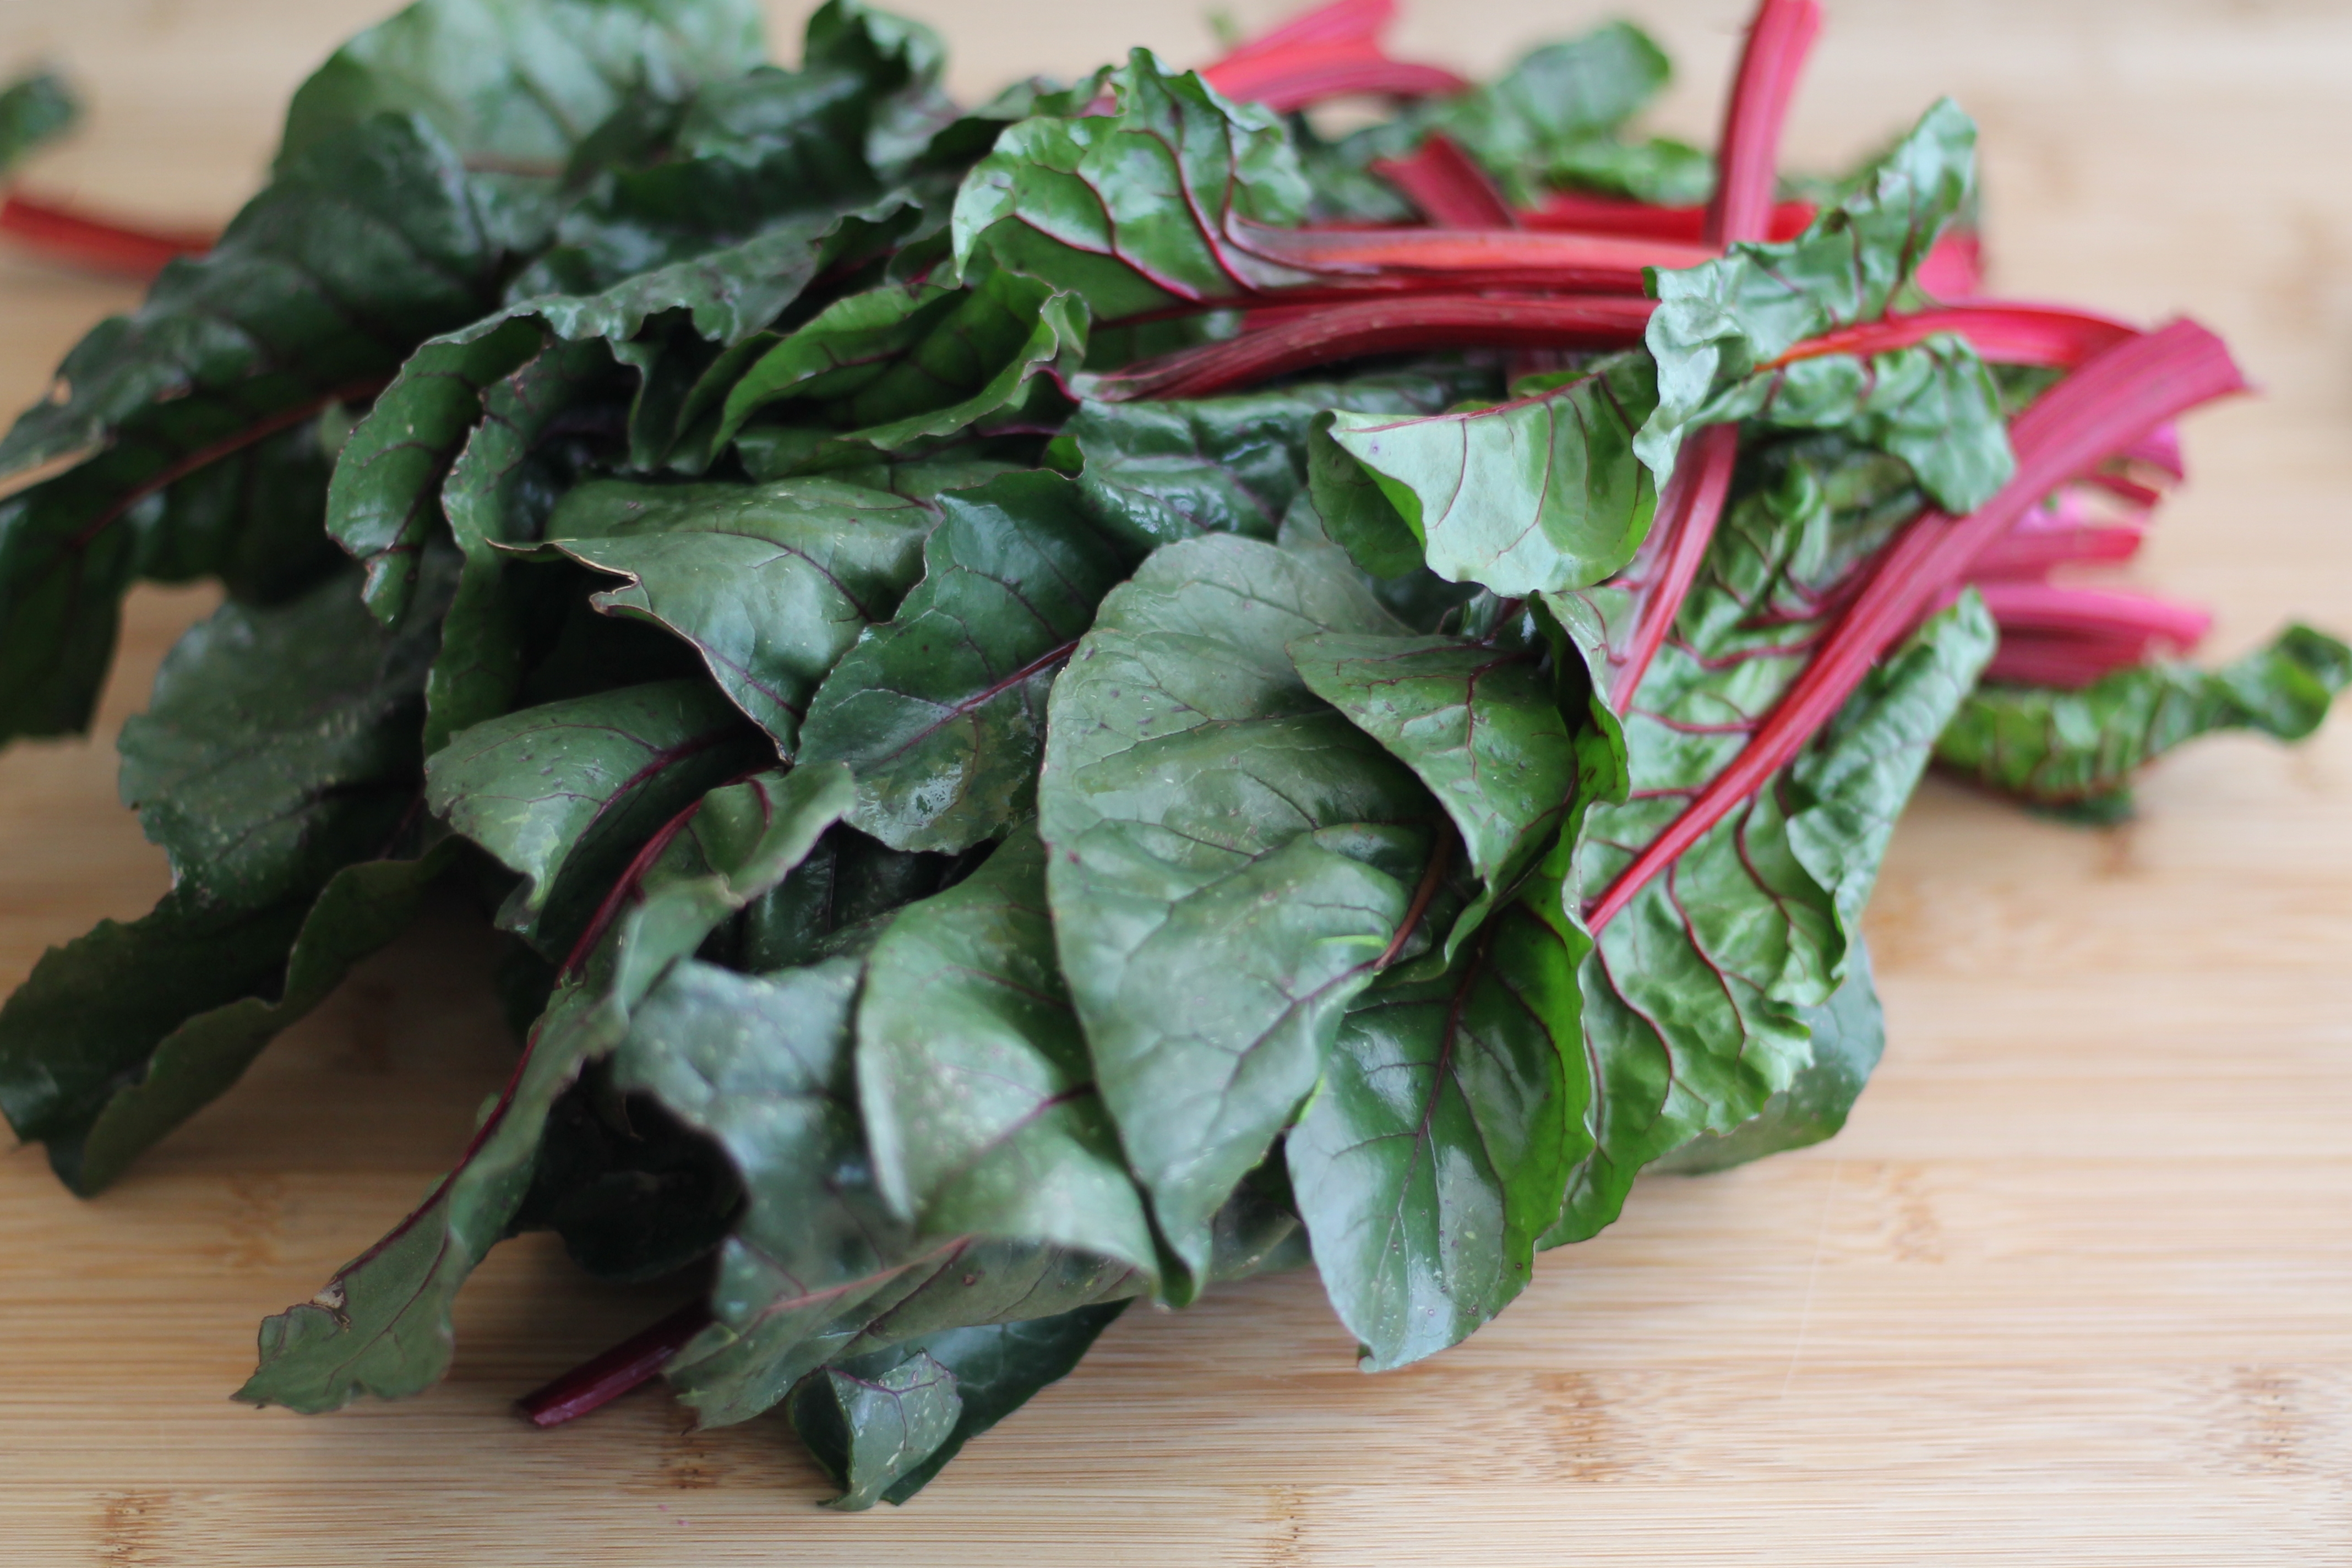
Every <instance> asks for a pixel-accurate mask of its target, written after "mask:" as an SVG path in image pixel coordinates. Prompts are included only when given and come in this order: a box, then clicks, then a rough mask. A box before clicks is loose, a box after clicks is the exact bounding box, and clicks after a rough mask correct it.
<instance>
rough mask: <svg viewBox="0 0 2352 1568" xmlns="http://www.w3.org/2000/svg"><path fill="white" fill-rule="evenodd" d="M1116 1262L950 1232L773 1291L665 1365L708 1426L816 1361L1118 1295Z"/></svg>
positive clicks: (784, 1387)
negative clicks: (801, 1286) (878, 1265)
mask: <svg viewBox="0 0 2352 1568" xmlns="http://www.w3.org/2000/svg"><path fill="white" fill-rule="evenodd" d="M1143 1284H1144V1279H1143V1277H1142V1276H1141V1275H1139V1274H1138V1273H1137V1272H1136V1271H1135V1270H1134V1269H1132V1268H1128V1267H1127V1266H1126V1265H1124V1264H1120V1263H1115V1262H1109V1261H1107V1260H1105V1259H1103V1258H1095V1257H1092V1256H1090V1255H1088V1254H1086V1253H1081V1252H1073V1251H1071V1250H1069V1249H1067V1248H1065V1247H1041V1246H1038V1245H1036V1244H1035V1243H1033V1242H1010V1241H979V1240H957V1241H951V1242H947V1243H941V1244H935V1245H932V1246H930V1247H927V1248H926V1249H924V1250H923V1251H922V1252H921V1253H920V1255H919V1256H914V1257H909V1258H905V1259H904V1260H903V1264H902V1266H901V1267H900V1268H897V1269H895V1270H894V1271H892V1272H891V1273H890V1275H889V1276H888V1277H887V1279H883V1280H882V1281H880V1282H879V1283H876V1284H872V1285H871V1286H870V1288H869V1286H867V1285H866V1284H860V1285H858V1286H857V1287H856V1288H855V1289H849V1290H835V1291H829V1292H824V1293H820V1294H818V1295H817V1296H815V1297H814V1298H813V1299H801V1298H793V1297H779V1298H777V1299H776V1300H774V1301H772V1302H771V1303H770V1304H769V1305H768V1306H767V1307H766V1309H765V1310H763V1311H761V1312H760V1313H758V1314H756V1315H753V1316H750V1317H748V1318H746V1319H745V1320H744V1321H743V1323H742V1326H741V1327H740V1329H737V1328H730V1326H729V1324H728V1322H727V1321H724V1320H723V1317H722V1321H720V1322H718V1323H715V1324H713V1325H712V1326H711V1327H710V1328H709V1329H707V1330H705V1331H703V1333H702V1334H701V1336H700V1337H698V1339H696V1340H695V1341H694V1342H692V1343H690V1344H688V1345H687V1346H686V1348H685V1349H683V1350H681V1351H680V1352H678V1353H677V1357H676V1358H674V1359H673V1360H672V1361H671V1362H670V1363H669V1364H668V1365H667V1367H665V1368H664V1369H663V1370H664V1373H665V1375H667V1377H668V1379H669V1381H670V1385H671V1386H672V1387H673V1388H674V1389H675V1390H677V1395H678V1398H679V1399H680V1400H681V1401H683V1402H684V1403H685V1404H686V1405H688V1406H690V1407H691V1408H692V1409H693V1410H694V1412H695V1414H696V1415H698V1417H700V1419H701V1421H702V1424H703V1425H705V1426H730V1425H733V1424H735V1423H737V1422H741V1421H748V1420H750V1419H751V1418H752V1417H753V1416H756V1415H761V1413H763V1412H765V1411H767V1410H769V1409H772V1408H773V1407H774V1405H776V1404H777V1403H778V1402H780V1401H781V1400H782V1399H783V1398H784V1396H785V1395H787V1394H790V1393H791V1392H792V1390H793V1385H794V1384H798V1383H799V1382H800V1381H801V1379H803V1377H806V1376H807V1375H808V1374H809V1373H813V1372H814V1371H816V1370H817V1369H818V1368H819V1367H822V1366H825V1365H827V1364H830V1363H834V1362H835V1361H838V1360H842V1359H845V1358H856V1357H861V1356H866V1355H870V1354H873V1353H874V1352H877V1351H881V1350H887V1349H888V1348H889V1347H891V1346H893V1345H899V1344H904V1343H907V1342H910V1341H914V1342H921V1341H925V1340H926V1338H927V1336H930V1335H935V1334H940V1333H943V1332H945V1331H950V1330H956V1329H992V1328H999V1327H1003V1326H1005V1325H1010V1324H1014V1323H1022V1322H1028V1321H1034V1320H1037V1319H1045V1318H1055V1317H1059V1316H1061V1315H1063V1314H1066V1313H1069V1312H1075V1311H1077V1310H1080V1309H1082V1308H1087V1307H1100V1306H1103V1305H1105V1304H1108V1303H1112V1302H1118V1301H1124V1300H1128V1299H1129V1298H1131V1297H1134V1296H1136V1295H1137V1294H1139V1292H1140V1291H1141V1289H1143Z"/></svg>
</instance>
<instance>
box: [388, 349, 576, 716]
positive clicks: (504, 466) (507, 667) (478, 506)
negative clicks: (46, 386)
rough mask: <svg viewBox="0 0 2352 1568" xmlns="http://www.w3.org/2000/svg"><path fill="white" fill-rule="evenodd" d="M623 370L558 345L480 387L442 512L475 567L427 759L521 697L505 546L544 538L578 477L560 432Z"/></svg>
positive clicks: (449, 643)
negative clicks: (564, 492) (555, 443)
mask: <svg viewBox="0 0 2352 1568" xmlns="http://www.w3.org/2000/svg"><path fill="white" fill-rule="evenodd" d="M494 335H495V334H494ZM485 341H488V340H485ZM615 374H616V367H615V366H614V364H613V363H612V359H611V356H610V355H609V354H607V353H605V352H604V348H603V346H602V345H601V344H598V343H595V342H576V343H565V342H555V343H549V344H547V345H546V346H545V347H543V348H541V350H540V351H539V352H538V353H536V354H534V355H533V356H532V357H531V358H530V360H528V361H526V362H525V363H523V364H522V365H520V367H519V368H518V369H516V370H515V371H514V372H513V374H509V376H507V377H506V379H504V380H503V381H499V382H497V383H495V384H492V385H490V386H489V387H488V388H486V389H485V390H484V391H483V393H482V395H481V413H482V418H481V423H480V424H478V425H477V426H474V427H473V430H472V431H471V433H470V434H469V435H468V436H467V437H466V443H465V447H464V449H463V450H462V451H460V452H459V453H458V454H457V459H456V460H455V461H454V462H452V463H451V464H450V466H449V472H448V476H447V478H446V479H444V480H443V482H442V485H441V497H440V505H441V511H442V514H443V515H444V516H445V517H446V518H447V519H448V521H449V532H450V536H451V537H452V538H453V539H455V540H456V541H457V550H458V552H459V554H460V555H461V556H462V557H463V559H464V563H465V564H464V566H463V568H462V569H461V570H460V572H459V574H458V578H457V594H456V595H455V596H454V597H453V598H452V599H451V600H450V601H449V608H448V611H447V612H446V615H445V616H443V618H442V623H441V649H440V652H439V653H438V654H436V656H435V657H434V660H433V669H432V672H431V674H429V675H428V676H427V677H426V678H425V754H426V755H428V756H430V755H431V754H432V753H434V752H438V751H439V750H440V749H441V748H442V747H444V746H446V745H447V744H448V743H449V741H450V738H451V737H452V736H454V735H456V734H457V731H460V730H465V729H469V728H471V727H472V726H473V725H476V724H479V723H483V722H486V721H488V720H491V719H495V718H497V717H498V716H499V714H501V713H504V712H506V711H507V710H509V709H510V708H511V707H512V706H513V705H514V701H515V699H516V697H517V695H518V694H519V693H520V689H521V687H522V681H523V668H522V667H523V661H524V637H523V630H522V626H521V625H520V615H519V610H518V606H517V605H516V604H515V597H516V595H515V593H514V590H513V585H512V584H511V582H510V580H509V572H510V570H511V569H512V562H511V560H510V558H509V555H508V554H507V552H504V551H501V550H500V549H499V546H500V545H502V544H509V543H515V542H523V541H530V540H536V539H537V538H538V537H539V536H540V534H541V531H542V529H543V528H544V526H545V523H546V520H547V516H548V514H549V513H550V512H551V510H553V508H554V505H555V500H556V497H555V494H554V491H555V490H556V489H558V488H559V486H560V485H561V484H562V482H563V481H564V480H565V479H569V478H570V477H571V476H570V475H568V474H566V473H564V472H563V471H562V467H561V463H560V459H558V458H555V457H554V455H553V454H551V452H550V451H549V450H548V448H549V446H550V437H551V436H552V435H553V434H554V433H555V432H556V430H557V428H558V426H559V425H560V422H562V420H564V419H565V418H566V417H567V416H572V415H573V414H574V413H575V412H576V411H579V410H581V409H583V407H591V406H593V405H594V403H595V402H596V401H597V400H598V399H599V397H600V396H603V395H609V394H610V393H611V391H612V390H613V382H614V375H615Z"/></svg>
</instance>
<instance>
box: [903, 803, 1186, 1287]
mask: <svg viewBox="0 0 2352 1568" xmlns="http://www.w3.org/2000/svg"><path fill="white" fill-rule="evenodd" d="M1093 1071H1094V1069H1093V1066H1092V1064H1091V1063H1090V1062H1089V1061H1088V1060H1087V1046H1086V1040H1085V1037H1083V1036H1082V1035H1081V1034H1080V1033H1079V1031H1078V1020H1077V1016H1076V1013H1074V1012H1073V1011H1072V1010H1071V1006H1070V1000H1069V994H1068V992H1067V990H1066V988H1065V987H1064V985H1063V984H1062V976H1061V973H1060V970H1059V969H1058V967H1057V966H1056V964H1055V959H1054V926H1053V921H1052V919H1051V918H1050V916H1049V915H1048V914H1047V912H1046V908H1045V848H1044V846H1043V845H1041V844H1040V843H1039V842H1038V839H1037V836H1036V833H1035V831H1034V829H1032V828H1029V827H1027V826H1023V827H1020V828H1016V829H1014V831H1013V835H1012V837H1009V838H1007V839H1006V840H1005V841H1004V843H1003V844H1002V845H1000V846H998V847H997V849H996V852H995V853H994V854H993V855H992V856H990V857H989V858H988V861H987V863H986V864H985V865H983V866H982V867H981V868H980V869H979V870H978V871H977V872H975V873H973V874H972V876H971V877H970V878H969V879H966V880H964V881H962V882H960V883H958V884H957V885H956V886H954V887H953V888H950V889H948V890H947V891H946V892H943V893H940V894H939V895H938V896H937V897H935V898H931V899H927V900H924V901H922V902H921V903H919V904H915V905H913V906H911V907H910V908H908V909H907V910H904V911H903V912H901V913H900V914H899V915H898V918H897V919H896V920H894V921H891V922H890V926H889V929H888V930H887V931H885V932H884V933H883V936H882V940H881V941H880V942H877V943H876V944H875V948H874V952H873V955H872V958H871V961H870V967H869V969H868V971H867V978H866V993H865V998H864V1000H863V1001H862V1002H861V1003H860V1004H859V1005H858V1011H857V1081H858V1089H859V1093H860V1097H861V1100H862V1101H863V1104H864V1107H865V1111H866V1133H867V1137H868V1139H869V1141H870V1142H871V1144H872V1148H873V1163H874V1170H875V1173H876V1177H877V1181H878V1182H879V1184H880V1185H881V1188H882V1191H883V1193H884V1194H886V1195H887V1197H888V1199H889V1201H890V1205H891V1207H892V1208H894V1209H896V1210H897V1211H898V1213H899V1214H900V1215H905V1216H906V1217H908V1219H911V1220H912V1221H913V1222H914V1224H915V1227H916V1230H917V1233H918V1234H919V1235H920V1236H926V1237H951V1236H984V1237H1003V1238H1005V1239H1009V1240H1015V1241H1043V1242H1051V1243H1055V1244H1057V1245H1060V1246H1063V1247H1076V1248H1079V1249H1081V1250H1083V1251H1087V1252H1091V1253H1094V1254H1095V1255H1097V1257H1102V1258H1115V1259H1118V1260H1119V1261H1122V1262H1125V1263H1128V1264H1130V1265H1132V1266H1133V1267H1135V1268H1138V1269H1140V1270H1143V1271H1145V1272H1147V1273H1149V1272H1150V1271H1151V1270H1152V1269H1153V1268H1155V1266H1156V1258H1155V1254H1154V1251H1153V1247H1152V1240H1151V1227H1150V1222H1149V1221H1147V1220H1146V1219H1145V1217H1144V1213H1143V1204H1142V1200H1141V1199H1140V1198H1139V1196H1138V1195H1137V1193H1136V1190H1135V1184H1134V1183H1133V1182H1131V1181H1130V1180H1129V1177H1128V1173H1127V1166H1126V1164H1125V1163H1124V1162H1123V1161H1122V1160H1121V1159H1120V1157H1119V1150H1118V1135H1117V1134H1116V1133H1115V1132H1113V1131H1112V1130H1111V1125H1110V1119H1109V1117H1108V1115H1107V1114H1106V1113H1105V1112H1104V1110H1103V1108H1102V1100H1101V1097H1100V1095H1099V1094H1097V1091H1096V1089H1095V1086H1094V1081H1093Z"/></svg>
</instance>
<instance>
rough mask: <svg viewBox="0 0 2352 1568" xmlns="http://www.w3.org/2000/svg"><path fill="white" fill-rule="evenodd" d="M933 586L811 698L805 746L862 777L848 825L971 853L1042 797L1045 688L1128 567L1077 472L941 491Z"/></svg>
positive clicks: (806, 754) (846, 659)
mask: <svg viewBox="0 0 2352 1568" xmlns="http://www.w3.org/2000/svg"><path fill="white" fill-rule="evenodd" d="M939 507H940V525H939V527H938V528H937V529H936V530H935V531H933V532H932V533H931V535H930V537H929V539H928V540H927V541H925V542H924V545H923V561H924V567H923V580H922V581H921V582H920V583H919V584H916V585H915V587H914V589H913V590H912V591H911V592H909V593H908V595H907V596H906V598H905V599H904V600H902V601H901V602H900V603H899V605H898V614H897V615H896V616H895V617H893V618H892V619H891V620H889V621H888V622H887V623H886V624H883V625H878V626H873V627H870V628H868V629H867V630H866V631H865V632H864V633H862V634H861V635H860V636H859V637H858V641H857V644H856V647H853V648H851V649H850V650H849V651H848V652H847V653H845V654H844V655H843V656H842V658H841V659H840V661H839V662H838V663H837V664H835V666H834V668H833V671H832V673H831V674H830V675H828V676H827V677H826V678H825V680H824V685H823V686H822V687H821V688H819V689H818V690H817V692H816V694H815V696H814V699H812V700H811V701H810V703H809V707H808V721H807V722H806V723H805V724H804V725H803V728H802V731H801V736H800V754H801V756H802V757H803V759H804V760H807V761H812V762H827V761H832V762H845V763H848V764H849V765H850V769H851V771H852V772H854V773H856V775H857V809H856V811H855V812H853V813H852V814H851V816H850V821H851V822H852V823H853V824H854V825H856V826H857V827H858V828H860V829H861V830H863V831H865V832H866V833H870V834H872V835H874V836H875V837H877V838H880V839H881V840H883V842H885V843H887V844H890V845H892V846H894V847H898V848H900V849H962V848H966V847H969V846H971V845H972V844H974V843H977V842H978V841H980V840H981V839H982V838H986V837H992V836H993V835H994V834H996V833H998V832H1000V831H1002V830H1003V827H1004V826H1005V825H1006V824H1008V823H1009V822H1011V821H1012V820H1013V816H1015V815H1016V814H1017V813H1019V812H1022V811H1025V810H1027V809H1028V808H1029V806H1030V805H1031V804H1032V802H1033V801H1034V792H1035V783H1036V776H1037V763H1038V757H1039V755H1040V754H1041V752H1042V751H1043V749H1044V746H1045V694H1046V693H1047V692H1048V691H1049V690H1051V689H1052V688H1053V684H1054V678H1055V676H1056V675H1057V674H1058V673H1059V672H1060V670H1061V668H1062V664H1063V661H1064V660H1065V659H1066V658H1067V657H1068V656H1069V653H1070V651H1071V649H1073V648H1074V647H1076V646H1077V639H1078V637H1079V635H1080V634H1081V633H1083V632H1084V631H1085V630H1086V629H1087V626H1088V625H1090V624H1091V623H1092V621H1093V619H1094V613H1095V606H1096V605H1098V604H1099V603H1100V602H1101V600H1102V596H1103V595H1105V594H1106V593H1108V592H1109V591H1110V588H1111V585H1112V584H1115V583H1117V582H1118V579H1119V578H1120V576H1121V575H1123V574H1124V572H1125V570H1126V567H1125V563H1124V562H1122V561H1121V559H1120V558H1119V556H1118V552H1115V551H1114V550H1113V549H1112V548H1111V547H1110V546H1109V545H1108V544H1107V543H1106V542H1104V541H1103V540H1102V538H1101V537H1100V535H1098V534H1097V532H1096V531H1095V529H1094V527H1093V525H1092V523H1091V522H1090V521H1089V520H1088V518H1087V515H1086V513H1085V511H1084V510H1082V509H1081V507H1080V505H1079V503H1078V497H1077V495H1076V491H1075V489H1074V488H1073V487H1072V486H1071V484H1070V482H1069V481H1068V480H1066V479H1061V478H1060V477H1058V476H1056V475H1052V474H1045V473H1024V474H1016V475H1007V476H1005V477H1003V478H1002V479H992V480H991V481H989V482H988V483H987V484H985V485H982V486H980V487H978V488H975V489H966V490H961V491H953V492H950V493H947V494H944V495H942V496H941V497H940V500H939Z"/></svg>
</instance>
